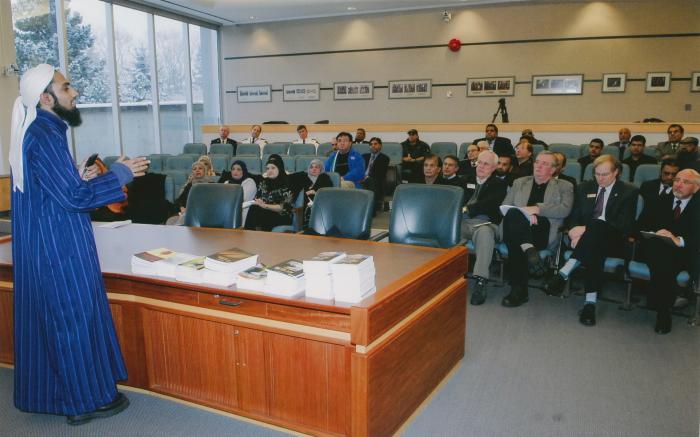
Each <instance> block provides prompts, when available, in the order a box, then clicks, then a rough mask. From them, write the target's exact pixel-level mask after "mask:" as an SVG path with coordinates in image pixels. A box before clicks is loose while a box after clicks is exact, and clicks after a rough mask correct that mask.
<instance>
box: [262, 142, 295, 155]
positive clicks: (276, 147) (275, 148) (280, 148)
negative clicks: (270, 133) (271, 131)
mask: <svg viewBox="0 0 700 437" xmlns="http://www.w3.org/2000/svg"><path fill="white" fill-rule="evenodd" d="M289 146H290V144H289V143H267V144H265V147H263V155H272V154H273V153H276V154H278V155H286V154H287V150H289Z"/></svg>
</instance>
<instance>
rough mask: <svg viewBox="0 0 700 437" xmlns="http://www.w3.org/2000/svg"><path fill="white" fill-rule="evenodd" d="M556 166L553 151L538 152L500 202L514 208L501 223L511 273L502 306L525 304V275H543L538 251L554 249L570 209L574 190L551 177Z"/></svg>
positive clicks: (507, 265)
mask: <svg viewBox="0 0 700 437" xmlns="http://www.w3.org/2000/svg"><path fill="white" fill-rule="evenodd" d="M559 166H560V164H559V161H558V160H557V157H556V155H554V153H553V152H550V151H547V150H545V151H543V152H540V153H539V154H538V155H537V158H536V159H535V166H534V170H533V173H532V176H524V177H522V178H518V179H516V180H515V181H514V182H513V187H512V188H511V189H510V190H509V191H508V194H507V195H506V198H505V199H504V200H503V203H502V205H503V206H510V207H513V208H510V209H509V210H508V211H507V212H506V214H505V216H504V217H503V222H502V223H501V228H502V232H501V235H503V242H504V243H505V244H506V246H507V247H508V258H507V259H506V267H507V268H508V271H509V272H510V280H509V282H510V293H509V294H508V295H507V296H505V297H504V298H503V300H502V301H501V305H503V306H505V307H518V306H520V305H522V304H524V303H525V302H527V301H528V297H529V296H528V289H527V281H528V276H529V275H528V273H533V274H536V275H542V274H544V273H545V266H544V264H543V263H542V260H541V259H540V256H539V251H540V250H542V249H545V248H554V247H555V246H556V244H557V241H558V238H557V237H558V232H559V227H560V226H561V225H562V223H563V222H564V219H565V218H566V217H568V215H569V213H570V212H571V208H572V207H573V203H574V187H573V186H571V184H570V183H568V182H566V181H563V180H559V179H555V178H554V174H555V172H556V171H557V169H558V168H559Z"/></svg>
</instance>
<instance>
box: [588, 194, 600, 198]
mask: <svg viewBox="0 0 700 437" xmlns="http://www.w3.org/2000/svg"><path fill="white" fill-rule="evenodd" d="M597 195H598V194H596V193H592V194H589V195H587V196H586V197H588V198H589V199H590V198H595V196H597Z"/></svg>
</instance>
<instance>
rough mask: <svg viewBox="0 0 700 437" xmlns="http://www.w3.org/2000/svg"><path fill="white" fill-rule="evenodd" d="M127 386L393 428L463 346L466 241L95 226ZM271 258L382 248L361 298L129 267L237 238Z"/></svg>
mask: <svg viewBox="0 0 700 437" xmlns="http://www.w3.org/2000/svg"><path fill="white" fill-rule="evenodd" d="M95 237H96V240H97V247H98V250H99V255H100V261H101V265H102V270H103V272H104V278H105V283H106V286H107V290H108V293H109V300H110V307H111V309H112V314H113V316H114V322H115V326H116V329H117V333H118V336H119V340H120V344H121V347H122V351H123V353H124V358H125V360H126V363H127V367H128V371H129V379H128V381H126V384H127V385H131V386H134V387H140V388H143V389H146V390H150V391H153V392H158V393H163V394H167V395H170V396H173V397H177V398H181V399H185V400H188V401H191V402H195V403H198V404H202V405H207V406H210V407H213V408H217V409H220V410H224V411H227V412H231V413H235V414H238V415H241V416H246V417H249V418H252V419H256V420H260V421H264V422H268V423H271V424H274V425H279V426H283V427H286V428H291V429H294V430H297V431H301V432H304V433H310V434H316V435H357V436H365V435H373V436H385V435H389V434H391V433H392V432H394V431H396V430H397V429H398V428H399V427H400V426H401V424H402V423H403V422H404V421H405V420H406V419H407V418H408V417H409V416H410V415H411V414H412V413H413V412H414V411H415V409H416V408H417V407H418V406H419V405H420V403H421V402H422V401H423V400H424V399H426V397H427V396H428V395H429V394H430V392H431V391H432V390H433V389H434V388H435V387H436V386H437V385H438V383H439V382H440V381H441V380H442V379H443V378H444V377H445V376H446V375H447V374H448V373H449V371H450V370H451V369H452V368H453V367H454V366H455V365H457V363H458V362H459V360H460V359H461V358H462V357H463V356H464V345H465V327H466V292H467V285H466V282H465V280H464V278H463V274H464V272H466V271H467V252H466V249H464V248H463V247H460V248H453V249H450V250H441V249H428V248H419V247H413V246H404V245H395V244H388V243H371V242H361V241H352V240H340V239H329V238H322V237H307V236H299V235H291V234H269V233H261V232H251V231H238V230H234V231H227V230H215V229H197V228H186V227H176V226H154V225H130V226H127V227H123V228H119V229H105V228H95ZM10 246H11V243H10V242H9V241H5V242H4V243H2V244H0V280H3V281H8V282H4V283H2V285H0V361H2V362H6V363H11V362H12V284H11V282H9V281H11V280H12V279H11V278H12V276H11V275H12V273H11V270H12V266H11V247H10ZM234 246H235V247H240V248H242V249H245V250H248V251H250V252H254V253H258V254H260V259H261V261H262V262H264V263H266V264H268V265H270V264H274V263H276V262H279V261H283V260H285V259H288V258H291V257H294V258H297V259H304V258H307V257H310V256H313V255H315V254H317V253H318V252H321V251H330V250H344V251H347V252H350V253H366V254H371V255H373V256H374V260H375V266H376V269H377V278H376V279H377V289H378V291H377V293H376V294H375V295H373V296H371V297H369V298H367V299H365V300H363V301H362V302H360V303H358V304H356V305H340V304H338V305H336V304H334V303H333V302H330V301H322V300H313V299H306V298H301V299H284V298H276V297H273V296H269V295H264V294H258V293H248V292H244V291H238V290H236V288H235V287H230V288H216V287H208V286H199V285H192V284H186V283H181V282H175V281H165V280H162V279H158V278H153V277H146V276H137V275H133V274H132V273H131V271H130V257H131V254H133V253H136V252H139V251H143V250H148V249H153V248H156V247H168V248H170V249H173V250H176V251H186V252H189V253H198V254H208V253H212V252H214V251H217V250H222V249H226V248H230V247H234Z"/></svg>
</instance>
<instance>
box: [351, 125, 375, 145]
mask: <svg viewBox="0 0 700 437" xmlns="http://www.w3.org/2000/svg"><path fill="white" fill-rule="evenodd" d="M365 138H367V131H365V128H363V127H358V128H357V130H356V131H355V141H353V142H352V143H353V144H371V140H370V141H367V140H365Z"/></svg>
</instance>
